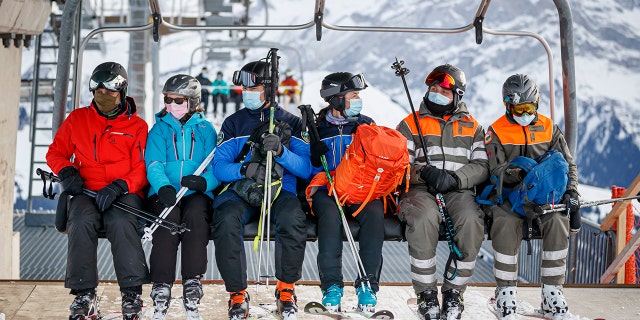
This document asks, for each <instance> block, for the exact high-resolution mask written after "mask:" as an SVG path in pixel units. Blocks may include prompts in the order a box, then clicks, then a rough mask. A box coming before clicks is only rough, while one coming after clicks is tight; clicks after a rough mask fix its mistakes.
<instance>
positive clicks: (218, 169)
mask: <svg viewBox="0 0 640 320" xmlns="http://www.w3.org/2000/svg"><path fill="white" fill-rule="evenodd" d="M276 78H277V77H276ZM233 82H234V84H235V85H242V86H243V91H242V97H243V101H244V106H245V108H243V109H240V111H238V112H236V113H234V114H232V115H230V116H228V117H227V118H226V119H225V120H224V122H223V123H222V128H221V129H220V133H219V134H218V146H217V149H216V156H215V157H214V160H213V162H214V163H213V168H214V173H215V175H216V177H217V178H218V179H220V180H221V181H225V182H226V183H228V185H227V187H226V189H225V191H223V192H222V193H220V195H218V196H217V197H216V198H215V199H214V201H213V207H214V214H213V223H212V232H213V241H214V244H215V247H216V250H215V255H216V262H217V265H218V268H219V270H220V275H221V276H222V279H223V280H224V284H225V287H226V289H227V291H228V292H229V294H230V299H229V318H230V319H242V318H245V317H246V316H247V314H248V312H249V293H248V292H247V261H246V257H245V254H244V249H243V247H244V246H243V237H242V230H243V226H244V225H245V224H247V223H248V222H249V221H250V220H251V219H252V218H254V217H256V216H258V215H259V214H260V207H261V204H262V201H267V200H264V199H263V195H264V192H263V190H264V183H265V178H266V174H267V172H269V171H270V174H271V179H272V182H273V183H272V184H271V187H272V190H273V192H272V196H273V202H272V207H271V208H272V209H271V213H270V217H269V218H270V219H271V221H273V222H275V230H276V237H275V276H276V278H277V279H278V283H277V285H276V299H277V310H278V312H279V313H280V314H281V315H283V316H284V317H285V319H295V318H296V314H297V307H296V296H295V292H294V283H295V282H296V281H298V280H299V279H300V276H301V272H302V262H303V260H304V250H305V246H306V236H307V232H306V219H305V213H304V212H303V211H302V206H301V204H300V200H299V199H298V198H297V196H296V191H297V188H296V178H301V179H306V178H308V177H309V175H310V174H311V162H310V160H309V144H308V143H307V142H305V140H303V139H302V137H301V132H302V121H301V119H300V118H299V117H296V116H294V115H292V114H291V113H289V112H287V111H285V110H284V109H282V108H280V107H279V106H278V105H271V103H272V102H271V101H272V99H271V98H272V97H271V94H272V93H271V92H272V91H271V90H272V85H273V84H272V82H271V71H270V63H267V62H264V61H254V62H249V63H247V64H246V65H244V66H243V67H242V69H241V70H239V71H236V72H235V74H234V76H233ZM276 83H277V82H276ZM271 107H274V108H275V110H274V125H275V128H274V130H273V132H274V133H269V118H270V116H269V114H270V108H271ZM268 151H272V154H273V156H274V157H273V163H272V164H273V166H272V168H271V170H268V169H267V167H266V162H267V161H266V157H267V152H268ZM265 223H266V221H265ZM272 228H273V227H272Z"/></svg>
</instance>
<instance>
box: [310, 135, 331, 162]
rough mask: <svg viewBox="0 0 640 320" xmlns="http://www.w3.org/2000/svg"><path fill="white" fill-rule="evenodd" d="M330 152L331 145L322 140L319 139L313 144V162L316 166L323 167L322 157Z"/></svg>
mask: <svg viewBox="0 0 640 320" xmlns="http://www.w3.org/2000/svg"><path fill="white" fill-rule="evenodd" d="M327 152H329V146H327V144H326V143H324V142H322V141H318V142H316V143H314V144H312V145H311V164H312V165H313V166H314V167H322V160H320V158H321V157H322V156H323V155H324V154H326V153H327Z"/></svg>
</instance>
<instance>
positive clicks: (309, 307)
mask: <svg viewBox="0 0 640 320" xmlns="http://www.w3.org/2000/svg"><path fill="white" fill-rule="evenodd" d="M304 312H305V313H308V314H315V315H322V316H325V317H329V318H332V319H351V317H349V316H348V315H346V314H344V313H343V312H341V311H329V310H328V309H327V307H325V306H324V305H323V304H322V303H320V302H317V301H311V302H309V303H307V304H306V305H305V306H304Z"/></svg>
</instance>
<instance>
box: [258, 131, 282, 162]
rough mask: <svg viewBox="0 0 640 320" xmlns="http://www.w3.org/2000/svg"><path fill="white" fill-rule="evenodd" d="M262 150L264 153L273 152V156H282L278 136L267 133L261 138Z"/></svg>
mask: <svg viewBox="0 0 640 320" xmlns="http://www.w3.org/2000/svg"><path fill="white" fill-rule="evenodd" d="M262 150H263V151H264V152H265V153H266V152H268V151H273V155H274V156H276V157H279V156H281V155H282V152H283V151H284V149H283V148H282V142H280V137H278V135H276V134H273V133H269V134H266V135H263V136H262Z"/></svg>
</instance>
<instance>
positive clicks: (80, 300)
mask: <svg viewBox="0 0 640 320" xmlns="http://www.w3.org/2000/svg"><path fill="white" fill-rule="evenodd" d="M71 294H75V295H76V297H75V298H74V299H73V302H72V303H71V306H69V311H71V314H70V315H69V320H85V319H100V307H99V306H98V297H97V296H96V289H93V288H91V289H82V290H71Z"/></svg>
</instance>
